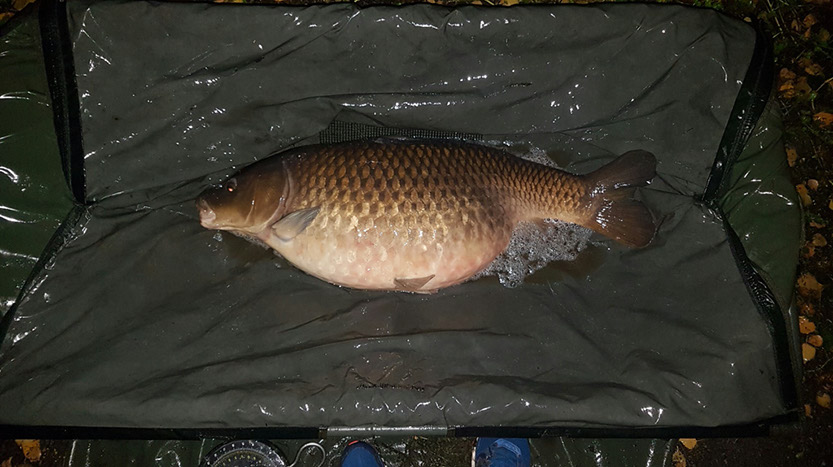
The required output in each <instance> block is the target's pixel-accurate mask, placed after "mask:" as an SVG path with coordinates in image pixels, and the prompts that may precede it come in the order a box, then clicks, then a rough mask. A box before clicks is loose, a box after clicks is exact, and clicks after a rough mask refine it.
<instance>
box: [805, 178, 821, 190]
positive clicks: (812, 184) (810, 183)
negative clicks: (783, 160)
mask: <svg viewBox="0 0 833 467" xmlns="http://www.w3.org/2000/svg"><path fill="white" fill-rule="evenodd" d="M807 188H809V189H811V190H818V189H819V181H818V180H816V179H815V178H811V179H810V180H807Z"/></svg>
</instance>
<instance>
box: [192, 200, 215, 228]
mask: <svg viewBox="0 0 833 467" xmlns="http://www.w3.org/2000/svg"><path fill="white" fill-rule="evenodd" d="M197 209H198V210H199V212H200V225H202V226H203V227H205V228H206V229H216V228H217V224H215V223H214V221H215V220H217V213H216V212H214V210H213V209H211V206H210V205H209V204H208V202H207V201H206V200H204V199H202V198H200V199H197Z"/></svg>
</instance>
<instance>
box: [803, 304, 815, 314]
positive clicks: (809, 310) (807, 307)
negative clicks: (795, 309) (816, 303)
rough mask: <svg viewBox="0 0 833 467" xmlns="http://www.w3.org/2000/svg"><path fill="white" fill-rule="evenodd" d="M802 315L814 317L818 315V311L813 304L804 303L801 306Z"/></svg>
mask: <svg viewBox="0 0 833 467" xmlns="http://www.w3.org/2000/svg"><path fill="white" fill-rule="evenodd" d="M800 313H801V314H802V315H804V316H813V315H814V314H816V309H815V308H814V307H813V304H812V303H807V302H804V303H802V304H801V311H800Z"/></svg>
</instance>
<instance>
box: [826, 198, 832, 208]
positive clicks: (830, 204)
mask: <svg viewBox="0 0 833 467" xmlns="http://www.w3.org/2000/svg"><path fill="white" fill-rule="evenodd" d="M827 207H828V208H830V209H833V199H831V200H830V203H828V204H827Z"/></svg>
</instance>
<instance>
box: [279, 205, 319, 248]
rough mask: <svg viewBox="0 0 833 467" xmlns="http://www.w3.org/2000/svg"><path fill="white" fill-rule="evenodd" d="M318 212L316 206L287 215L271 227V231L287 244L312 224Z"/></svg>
mask: <svg viewBox="0 0 833 467" xmlns="http://www.w3.org/2000/svg"><path fill="white" fill-rule="evenodd" d="M319 210H320V208H319V207H317V206H316V207H314V208H307V209H301V210H300V211H295V212H293V213H291V214H287V215H286V216H283V217H282V218H281V220H279V221H278V222H275V223H274V224H273V225H272V231H273V232H274V233H275V236H277V237H278V238H280V239H281V240H283V241H285V242H288V241H290V240H292V239H293V238H295V237H296V236H297V235H298V234H300V233H301V232H303V231H304V229H306V228H307V227H308V226H309V225H310V223H312V221H313V219H315V216H317V215H318V211H319Z"/></svg>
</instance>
